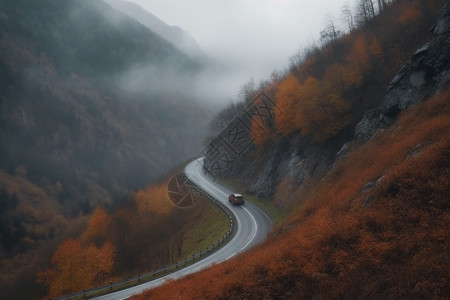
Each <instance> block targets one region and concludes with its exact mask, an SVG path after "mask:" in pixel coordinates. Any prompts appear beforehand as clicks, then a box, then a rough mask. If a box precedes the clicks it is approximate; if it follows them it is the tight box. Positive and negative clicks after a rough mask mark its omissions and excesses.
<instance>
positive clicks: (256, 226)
mask: <svg viewBox="0 0 450 300" xmlns="http://www.w3.org/2000/svg"><path fill="white" fill-rule="evenodd" d="M199 161H200V160H198V163H197V165H196V167H195V171H196V172H197V175H198V176H199V177H200V178H202V179H203V181H204V182H206V183H208V184H209V185H210V186H212V187H213V188H214V189H216V191H219V192H221V193H222V194H223V195H225V196H228V195H227V193H225V192H224V191H222V190H221V189H219V188H218V187H216V186H215V185H213V184H212V183H210V182H209V181H208V180H207V179H205V178H204V177H203V175H202V174H201V173H199V171H198V167H199V166H200V163H199ZM218 200H220V199H218ZM242 208H243V209H244V210H245V211H246V212H247V213H248V215H249V216H250V218H252V221H253V224H255V227H254V228H255V229H254V230H253V235H252V237H251V239H250V240H249V241H248V242H247V243H246V244H245V245H244V246H243V247H242V248H241V249H239V251H238V252H236V253H234V254H233V255H230V256H228V257H227V258H225V259H224V260H223V261H225V260H228V259H230V258H232V257H233V256H235V255H236V254H238V253H239V252H241V251H242V250H244V249H245V248H247V247H248V245H250V243H251V242H253V240H254V239H255V237H256V233H257V232H258V223H256V220H255V218H254V217H253V215H252V214H251V213H250V212H249V211H248V209H246V208H245V207H243V206H242Z"/></svg>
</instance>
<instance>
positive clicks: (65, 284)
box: [38, 239, 116, 297]
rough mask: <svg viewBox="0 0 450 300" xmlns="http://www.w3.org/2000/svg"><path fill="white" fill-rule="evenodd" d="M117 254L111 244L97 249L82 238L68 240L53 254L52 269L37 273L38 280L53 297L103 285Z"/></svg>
mask: <svg viewBox="0 0 450 300" xmlns="http://www.w3.org/2000/svg"><path fill="white" fill-rule="evenodd" d="M115 251H116V250H115V247H114V246H113V245H112V244H111V243H110V242H106V243H104V244H103V245H102V246H101V247H96V246H95V245H93V244H87V245H86V244H84V243H82V242H81V240H79V239H69V240H66V241H65V242H63V243H62V244H61V245H60V246H59V247H58V249H57V250H56V252H55V253H54V254H53V257H52V267H51V268H49V269H47V270H46V271H43V272H41V273H39V274H38V281H39V282H40V283H42V284H45V285H47V286H49V295H50V296H51V297H58V296H62V295H65V294H70V293H74V292H77V291H81V290H83V289H88V288H92V287H94V286H96V285H101V284H103V283H105V282H106V280H107V279H108V277H109V275H110V274H111V271H112V268H113V265H114V257H115Z"/></svg>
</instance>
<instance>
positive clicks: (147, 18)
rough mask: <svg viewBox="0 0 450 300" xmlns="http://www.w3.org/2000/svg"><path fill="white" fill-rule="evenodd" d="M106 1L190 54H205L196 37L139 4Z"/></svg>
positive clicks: (114, 0) (197, 55)
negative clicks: (164, 20)
mask: <svg viewBox="0 0 450 300" xmlns="http://www.w3.org/2000/svg"><path fill="white" fill-rule="evenodd" d="M105 2H106V3H108V4H109V5H111V6H112V7H113V8H115V9H117V10H118V11H120V12H122V13H124V14H126V15H127V16H129V17H131V18H134V19H136V20H137V21H138V22H139V23H141V24H142V25H144V26H146V27H148V28H149V29H150V30H152V31H153V32H155V33H156V34H158V35H160V36H161V37H162V38H164V39H165V40H167V41H168V42H170V43H171V44H173V45H175V46H176V47H177V48H178V49H180V50H181V51H183V52H184V53H186V54H188V55H189V56H191V57H193V58H195V57H197V58H200V57H201V56H203V55H204V54H203V51H202V50H201V48H200V46H199V45H198V44H197V42H196V41H195V40H194V38H192V37H191V36H190V35H189V34H188V33H187V32H185V31H184V30H183V29H182V28H180V27H177V26H169V25H167V24H166V23H164V22H163V21H161V20H160V19H159V18H157V17H156V16H155V15H153V14H151V13H150V12H148V11H146V10H144V9H143V8H141V7H140V6H139V5H137V4H134V3H131V2H128V1H122V0H106V1H105Z"/></svg>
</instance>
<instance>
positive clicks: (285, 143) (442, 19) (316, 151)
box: [203, 3, 450, 199]
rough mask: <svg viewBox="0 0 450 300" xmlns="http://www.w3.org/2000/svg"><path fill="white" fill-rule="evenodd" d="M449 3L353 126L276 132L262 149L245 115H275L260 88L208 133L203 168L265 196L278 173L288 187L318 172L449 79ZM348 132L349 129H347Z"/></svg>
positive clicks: (276, 181)
mask: <svg viewBox="0 0 450 300" xmlns="http://www.w3.org/2000/svg"><path fill="white" fill-rule="evenodd" d="M449 27H450V5H449V4H448V3H447V4H446V5H445V6H444V7H443V8H442V9H441V12H440V16H439V19H438V22H437V23H436V24H435V25H434V26H433V27H432V29H431V30H432V32H433V33H434V38H433V39H432V40H431V41H429V42H428V43H426V44H425V45H424V46H423V47H421V48H420V49H418V50H417V51H416V52H415V53H414V54H413V55H412V57H411V58H410V61H409V62H408V63H406V64H405V65H404V66H402V67H401V68H400V69H399V71H398V72H397V74H396V76H395V77H394V79H393V80H392V81H391V83H390V84H389V87H388V89H387V92H386V95H385V97H384V99H383V101H382V104H381V105H380V106H379V107H378V108H376V109H374V110H370V111H368V112H366V113H365V114H364V117H363V118H362V120H361V121H360V122H359V123H357V125H356V126H355V127H354V128H348V129H347V130H344V131H343V132H341V133H340V134H339V135H338V136H336V137H334V138H333V139H331V140H328V141H326V142H324V143H319V144H318V143H313V141H312V140H311V138H308V137H304V136H302V135H301V134H297V135H294V136H290V137H278V138H277V139H274V140H272V141H271V142H270V143H269V144H268V145H266V146H265V147H264V148H263V149H257V148H256V147H255V146H254V145H253V144H252V141H251V124H250V123H249V121H248V120H250V119H251V118H252V117H254V116H255V113H256V114H258V115H261V117H262V119H263V121H262V122H264V121H267V123H270V121H271V120H272V119H273V117H274V115H276V113H277V111H276V105H275V104H274V103H275V101H274V100H273V99H271V98H270V97H269V96H267V95H265V94H264V93H263V94H262V95H261V94H260V95H258V96H257V97H256V98H255V99H254V101H253V102H252V103H250V104H249V105H248V106H247V107H246V108H245V109H244V112H243V113H242V114H240V115H238V116H237V117H236V118H235V120H233V121H232V122H231V123H230V125H228V127H227V128H226V129H225V130H224V131H223V132H222V133H221V134H219V136H218V137H217V138H216V139H214V140H213V141H212V142H211V143H210V144H209V145H208V147H207V148H206V150H205V151H204V152H203V155H204V156H205V168H206V169H207V171H208V172H209V173H210V174H212V175H213V176H214V177H218V178H224V177H234V178H235V179H237V180H238V181H240V184H241V186H244V187H245V188H244V189H245V192H248V193H252V194H255V195H257V196H259V197H261V198H265V199H271V198H272V197H273V196H274V195H275V194H276V190H277V187H278V186H279V185H280V183H281V182H282V181H283V180H284V179H286V178H287V179H289V180H287V181H285V182H289V183H293V186H295V187H294V188H293V190H292V191H294V190H295V189H297V188H299V187H300V188H301V187H302V186H304V184H305V183H306V182H307V181H308V179H310V178H320V177H321V176H323V175H325V174H326V172H327V171H328V170H329V169H330V168H331V167H332V166H333V164H334V163H335V162H336V161H337V160H339V159H341V158H342V157H344V156H345V154H346V152H347V151H348V149H349V148H350V147H351V144H352V143H355V142H356V143H360V142H363V141H365V140H368V139H370V137H371V136H373V135H374V134H375V133H376V132H377V131H379V130H381V129H382V128H384V127H386V126H389V125H391V124H392V123H393V122H394V121H395V119H396V118H397V117H398V115H399V114H400V112H401V111H403V110H406V109H408V108H409V107H411V106H413V105H415V104H417V103H419V102H421V101H424V100H426V99H428V98H429V97H430V96H432V95H434V94H436V93H437V92H438V91H440V90H441V89H442V88H443V87H444V86H447V85H448V83H449V79H450V72H449V69H450V34H449ZM352 132H354V134H353V133H352Z"/></svg>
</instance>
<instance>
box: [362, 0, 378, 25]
mask: <svg viewBox="0 0 450 300" xmlns="http://www.w3.org/2000/svg"><path fill="white" fill-rule="evenodd" d="M374 17H375V7H374V5H373V1H372V0H359V1H358V21H359V23H360V24H364V23H368V22H369V21H370V20H372V19H373V18H374Z"/></svg>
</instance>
